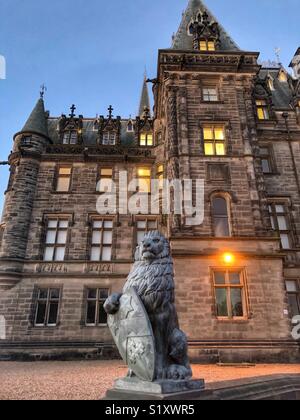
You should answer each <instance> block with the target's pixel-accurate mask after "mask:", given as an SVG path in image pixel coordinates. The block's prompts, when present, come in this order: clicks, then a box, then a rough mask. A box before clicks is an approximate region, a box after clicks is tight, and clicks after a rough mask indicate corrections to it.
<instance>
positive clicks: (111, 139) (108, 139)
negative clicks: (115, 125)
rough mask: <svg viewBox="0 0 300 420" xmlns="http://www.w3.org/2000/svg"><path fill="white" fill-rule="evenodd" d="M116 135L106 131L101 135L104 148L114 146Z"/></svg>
mask: <svg viewBox="0 0 300 420" xmlns="http://www.w3.org/2000/svg"><path fill="white" fill-rule="evenodd" d="M116 138H117V134H116V133H115V132H113V131H106V132H104V133H103V141H102V144H103V145H105V146H115V144H116Z"/></svg>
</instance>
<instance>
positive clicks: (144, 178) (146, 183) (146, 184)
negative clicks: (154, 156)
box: [137, 168, 151, 193]
mask: <svg viewBox="0 0 300 420" xmlns="http://www.w3.org/2000/svg"><path fill="white" fill-rule="evenodd" d="M137 177H138V187H139V192H141V193H150V192H151V169H150V168H138V170H137Z"/></svg>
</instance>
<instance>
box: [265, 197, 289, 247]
mask: <svg viewBox="0 0 300 420" xmlns="http://www.w3.org/2000/svg"><path fill="white" fill-rule="evenodd" d="M277 206H281V207H283V208H284V211H283V212H278V211H277V210H276V207H277ZM288 207H289V205H288V203H287V202H286V201H280V200H278V201H277V200H274V201H269V202H268V208H269V215H270V221H271V225H272V230H273V231H274V232H277V233H278V237H279V239H280V248H281V249H282V250H284V251H291V250H292V249H293V247H294V235H293V229H292V223H291V219H290V213H289V210H288ZM270 209H272V211H270ZM278 217H284V218H285V222H286V225H287V228H288V229H282V230H281V229H280V226H279V222H278ZM272 220H273V223H272ZM273 225H274V227H273ZM281 235H287V236H288V239H289V244H290V247H289V248H284V247H283V244H282V239H281Z"/></svg>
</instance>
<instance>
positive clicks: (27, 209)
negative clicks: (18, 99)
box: [0, 98, 50, 290]
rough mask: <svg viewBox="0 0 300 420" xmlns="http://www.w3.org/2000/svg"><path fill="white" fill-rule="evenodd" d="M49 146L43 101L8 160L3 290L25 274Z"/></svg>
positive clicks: (0, 248)
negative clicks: (43, 160) (41, 168)
mask: <svg viewBox="0 0 300 420" xmlns="http://www.w3.org/2000/svg"><path fill="white" fill-rule="evenodd" d="M49 143H50V139H49V137H48V129H47V115H46V113H45V108H44V101H43V99H42V98H40V99H39V100H38V102H37V104H36V106H35V108H34V109H33V111H32V113H31V115H30V116H29V118H28V120H27V122H26V124H25V126H24V127H23V129H22V130H21V131H20V132H18V133H17V134H16V135H15V136H14V147H13V152H12V154H11V155H10V157H9V164H10V180H9V184H8V188H7V192H6V198H5V205H4V211H3V217H2V222H1V226H2V240H1V244H0V290H1V289H5V288H10V287H13V286H14V285H15V284H16V283H17V282H18V281H19V279H20V276H21V273H22V271H23V264H24V260H25V258H26V248H27V241H28V234H29V229H30V221H31V213H32V208H33V204H34V197H35V192H36V185H37V179H38V173H39V166H40V158H41V155H42V153H43V152H44V151H45V148H46V146H47V145H48V144H49Z"/></svg>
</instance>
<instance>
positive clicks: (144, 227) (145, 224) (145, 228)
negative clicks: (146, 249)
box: [136, 218, 158, 244]
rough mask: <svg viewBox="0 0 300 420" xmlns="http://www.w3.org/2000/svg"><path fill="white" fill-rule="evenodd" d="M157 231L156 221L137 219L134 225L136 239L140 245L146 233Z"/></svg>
mask: <svg viewBox="0 0 300 420" xmlns="http://www.w3.org/2000/svg"><path fill="white" fill-rule="evenodd" d="M153 230H158V222H157V220H156V219H147V218H145V219H139V220H138V221H137V223H136V239H137V244H140V243H141V242H142V240H143V239H144V236H145V234H146V233H147V232H151V231H153Z"/></svg>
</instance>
